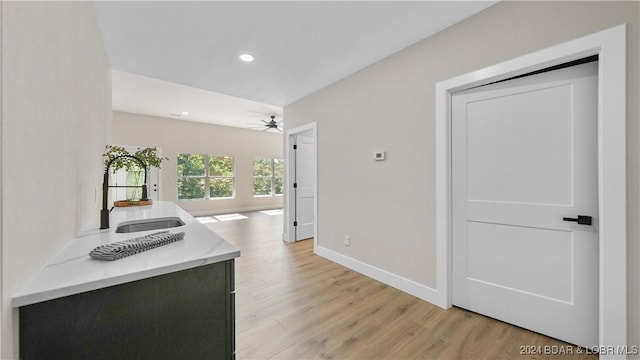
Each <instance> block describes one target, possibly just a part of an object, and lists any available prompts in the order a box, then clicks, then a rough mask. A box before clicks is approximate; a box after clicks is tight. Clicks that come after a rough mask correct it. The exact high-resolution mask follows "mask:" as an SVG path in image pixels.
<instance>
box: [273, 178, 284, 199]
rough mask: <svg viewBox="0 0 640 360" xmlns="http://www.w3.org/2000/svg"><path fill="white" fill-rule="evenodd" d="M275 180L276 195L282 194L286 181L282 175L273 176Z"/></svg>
mask: <svg viewBox="0 0 640 360" xmlns="http://www.w3.org/2000/svg"><path fill="white" fill-rule="evenodd" d="M273 181H274V182H275V185H274V186H275V190H276V195H282V194H283V192H282V188H283V187H284V182H283V180H282V178H281V177H277V178H273Z"/></svg>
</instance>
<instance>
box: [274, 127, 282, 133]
mask: <svg viewBox="0 0 640 360" xmlns="http://www.w3.org/2000/svg"><path fill="white" fill-rule="evenodd" d="M274 129H276V131H277V132H279V133H282V130H280V128H274Z"/></svg>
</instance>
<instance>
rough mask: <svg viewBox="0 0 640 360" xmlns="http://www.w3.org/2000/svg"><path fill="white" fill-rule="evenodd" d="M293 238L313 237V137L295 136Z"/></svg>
mask: <svg viewBox="0 0 640 360" xmlns="http://www.w3.org/2000/svg"><path fill="white" fill-rule="evenodd" d="M295 145H296V147H295V150H294V154H295V159H294V163H295V166H294V167H295V170H294V171H295V175H294V176H295V181H294V192H295V212H294V213H295V216H294V221H295V224H296V225H295V232H296V234H295V239H296V241H298V240H303V239H308V238H311V237H313V218H314V216H313V202H314V191H313V174H314V170H313V167H314V163H313V159H314V151H315V150H314V149H315V144H314V143H313V137H311V136H304V135H296V136H295Z"/></svg>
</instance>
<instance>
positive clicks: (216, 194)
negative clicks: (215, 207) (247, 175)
mask: <svg viewBox="0 0 640 360" xmlns="http://www.w3.org/2000/svg"><path fill="white" fill-rule="evenodd" d="M209 183H210V185H211V189H210V192H209V197H211V198H229V197H233V178H211V179H209Z"/></svg>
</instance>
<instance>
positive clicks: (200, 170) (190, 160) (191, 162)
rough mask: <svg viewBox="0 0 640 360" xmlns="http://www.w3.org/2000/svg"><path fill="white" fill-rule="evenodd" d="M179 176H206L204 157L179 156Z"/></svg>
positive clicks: (192, 155) (197, 155)
mask: <svg viewBox="0 0 640 360" xmlns="http://www.w3.org/2000/svg"><path fill="white" fill-rule="evenodd" d="M178 176H204V155H199V154H178Z"/></svg>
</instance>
